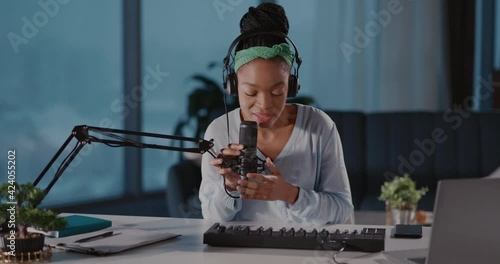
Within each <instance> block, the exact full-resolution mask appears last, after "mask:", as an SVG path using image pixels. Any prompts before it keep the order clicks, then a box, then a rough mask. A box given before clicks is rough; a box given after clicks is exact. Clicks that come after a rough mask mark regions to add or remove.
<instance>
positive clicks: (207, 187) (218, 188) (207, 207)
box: [199, 126, 242, 222]
mask: <svg viewBox="0 0 500 264" xmlns="http://www.w3.org/2000/svg"><path fill="white" fill-rule="evenodd" d="M214 132H215V131H214V130H213V126H209V127H208V128H207V131H206V133H205V138H206V139H212V138H214V137H215V136H216V133H214ZM219 132H220V131H219ZM220 134H223V133H222V132H220V133H219V135H220ZM215 142H222V140H216V141H215ZM220 148H221V146H220V145H219V146H214V149H220ZM211 159H213V157H212V156H211V155H208V154H205V155H203V157H202V160H201V175H202V180H201V185H200V192H199V197H200V201H201V212H202V215H203V218H204V219H210V220H215V221H223V222H227V221H231V220H233V219H234V217H235V215H236V214H237V213H238V212H239V211H240V210H241V206H242V202H241V199H235V198H232V197H230V196H229V195H227V193H226V191H225V190H224V188H225V187H224V182H223V180H224V179H223V177H222V176H221V175H220V174H218V173H217V170H216V168H215V167H214V166H212V165H210V163H209V161H210V160H211ZM230 194H231V195H232V196H238V195H239V192H238V191H234V192H230Z"/></svg>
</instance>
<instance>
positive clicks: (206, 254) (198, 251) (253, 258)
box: [52, 215, 430, 264]
mask: <svg viewBox="0 0 500 264" xmlns="http://www.w3.org/2000/svg"><path fill="white" fill-rule="evenodd" d="M91 216H96V217H100V218H105V219H109V220H111V221H112V222H113V226H117V225H124V224H126V225H127V226H129V227H137V228H141V227H143V228H144V227H145V228H147V229H160V230H167V231H168V232H171V233H175V234H180V235H181V236H180V237H178V238H175V239H171V240H166V241H162V242H159V243H155V244H151V245H147V246H144V247H141V248H137V249H132V250H129V251H125V252H122V253H118V254H115V255H110V256H104V257H99V256H91V255H85V254H79V253H74V252H66V251H62V250H58V249H53V250H52V262H54V263H134V264H136V263H143V264H146V263H148V264H149V263H183V264H191V263H214V264H219V263H231V264H234V263H238V264H246V263H249V264H264V263H275V264H278V263H286V264H293V263H300V264H315V263H333V261H332V260H331V257H332V255H333V253H332V252H329V251H324V250H291V249H268V248H229V247H212V246H208V245H205V244H203V233H204V232H205V231H206V230H207V229H208V228H210V226H212V225H213V224H214V221H209V220H202V219H182V218H159V217H136V216H111V215H91ZM231 224H234V223H231ZM259 224H261V223H259ZM263 226H265V227H266V226H273V227H274V226H277V223H272V224H268V225H266V224H263ZM331 227H335V228H339V229H341V230H344V229H350V230H352V229H361V228H363V227H384V226H369V225H336V226H331ZM331 227H328V228H331ZM385 228H386V241H385V248H386V251H392V250H405V249H422V248H427V247H428V244H429V238H430V228H428V227H424V229H423V238H422V239H416V240H413V239H392V238H390V233H391V228H392V227H390V226H385ZM337 259H338V260H341V261H346V262H347V263H377V264H382V263H392V262H390V261H389V260H387V259H386V257H385V256H384V255H383V254H382V253H363V252H342V253H340V254H339V255H338V257H337Z"/></svg>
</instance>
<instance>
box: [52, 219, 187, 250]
mask: <svg viewBox="0 0 500 264" xmlns="http://www.w3.org/2000/svg"><path fill="white" fill-rule="evenodd" d="M178 236H180V235H177V234H172V233H169V232H165V231H161V230H144V229H138V228H130V227H123V226H118V227H110V228H106V229H102V230H99V231H95V232H90V233H85V234H81V235H76V236H69V237H64V238H47V241H46V243H48V244H49V245H50V246H52V247H55V248H58V249H65V250H70V251H75V252H79V253H85V254H92V255H101V256H102V255H109V254H114V253H119V252H122V251H125V250H129V249H133V248H137V247H141V246H144V245H148V244H152V243H156V242H159V241H162V240H167V239H172V238H176V237H178Z"/></svg>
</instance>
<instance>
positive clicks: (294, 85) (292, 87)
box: [287, 74, 300, 97]
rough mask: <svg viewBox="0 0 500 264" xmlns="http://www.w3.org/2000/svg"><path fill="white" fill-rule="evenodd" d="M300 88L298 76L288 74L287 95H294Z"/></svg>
mask: <svg viewBox="0 0 500 264" xmlns="http://www.w3.org/2000/svg"><path fill="white" fill-rule="evenodd" d="M299 90H300V83H299V78H297V76H296V75H293V74H290V77H289V78H288V94H287V97H295V96H297V93H298V92H299Z"/></svg>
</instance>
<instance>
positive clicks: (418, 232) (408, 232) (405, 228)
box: [394, 225, 422, 238]
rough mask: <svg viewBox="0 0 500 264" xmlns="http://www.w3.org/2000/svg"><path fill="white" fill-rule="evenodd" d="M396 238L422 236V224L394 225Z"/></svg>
mask: <svg viewBox="0 0 500 264" xmlns="http://www.w3.org/2000/svg"><path fill="white" fill-rule="evenodd" d="M394 237H395V238H421V237H422V225H396V226H395V227H394Z"/></svg>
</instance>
